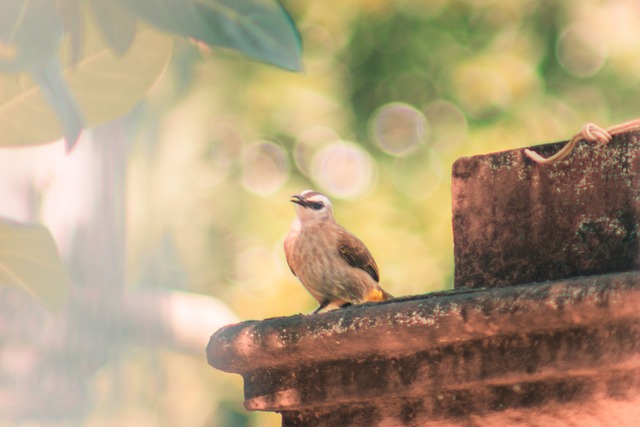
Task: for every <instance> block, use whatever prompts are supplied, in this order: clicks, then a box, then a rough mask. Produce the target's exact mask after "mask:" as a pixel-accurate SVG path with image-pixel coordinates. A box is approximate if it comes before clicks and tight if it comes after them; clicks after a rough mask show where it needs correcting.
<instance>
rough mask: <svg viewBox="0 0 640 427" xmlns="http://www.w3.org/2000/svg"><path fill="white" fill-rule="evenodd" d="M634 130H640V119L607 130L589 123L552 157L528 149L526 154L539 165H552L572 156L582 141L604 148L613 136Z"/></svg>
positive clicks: (525, 151)
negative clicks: (594, 143) (545, 156)
mask: <svg viewBox="0 0 640 427" xmlns="http://www.w3.org/2000/svg"><path fill="white" fill-rule="evenodd" d="M633 130H640V119H635V120H631V121H629V122H624V123H620V124H618V125H614V126H611V127H609V128H607V129H606V130H605V129H603V128H601V127H600V126H598V125H596V124H594V123H587V124H586V125H584V126H583V127H582V130H581V131H580V132H579V133H577V134H575V135H574V136H573V138H571V140H570V141H569V142H568V143H567V144H566V145H565V146H564V147H562V148H561V149H560V150H559V151H558V152H557V153H556V154H554V155H553V156H551V157H547V158H544V157H542V156H541V155H540V154H538V153H536V152H535V151H531V150H529V149H527V148H525V150H524V154H526V155H527V157H529V158H530V159H531V160H533V161H534V162H536V163H538V164H541V165H550V164H553V163H556V162H559V161H560V160H562V159H564V158H565V157H567V156H568V155H569V154H571V152H572V151H573V149H574V148H575V146H576V144H577V143H578V142H580V141H582V140H585V141H591V142H596V143H597V144H598V145H599V146H603V145H606V144H608V143H609V141H611V138H612V137H613V135H618V134H621V133H625V132H630V131H633Z"/></svg>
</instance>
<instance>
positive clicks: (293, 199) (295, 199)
mask: <svg viewBox="0 0 640 427" xmlns="http://www.w3.org/2000/svg"><path fill="white" fill-rule="evenodd" d="M289 201H290V202H293V203H296V204H298V205H300V206H303V207H305V208H306V207H307V201H306V200H305V199H304V197H302V196H299V195H297V194H294V195H293V196H291V200H289Z"/></svg>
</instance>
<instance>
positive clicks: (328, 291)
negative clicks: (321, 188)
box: [284, 190, 393, 314]
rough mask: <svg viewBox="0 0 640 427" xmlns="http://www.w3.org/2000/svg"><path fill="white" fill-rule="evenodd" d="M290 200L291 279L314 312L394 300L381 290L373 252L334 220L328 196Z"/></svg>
mask: <svg viewBox="0 0 640 427" xmlns="http://www.w3.org/2000/svg"><path fill="white" fill-rule="evenodd" d="M290 201H291V202H293V203H295V204H296V207H295V208H296V218H295V219H294V221H293V223H292V224H291V227H290V229H289V232H288V233H287V236H286V238H285V240H284V252H285V256H286V259H287V264H289V268H290V269H291V272H292V273H293V275H294V276H296V277H297V278H298V280H299V281H300V282H301V283H302V285H303V286H304V287H305V288H306V290H307V291H308V292H309V293H310V294H311V296H313V298H315V300H316V301H318V303H319V304H320V305H319V307H318V308H317V309H316V310H315V311H314V312H313V314H315V313H318V312H320V311H322V310H324V309H327V311H328V310H330V309H337V308H341V307H346V306H348V305H352V304H361V303H363V302H368V301H384V300H387V299H390V298H393V296H392V295H391V294H390V293H388V292H387V291H385V290H384V289H382V288H381V287H380V284H379V282H380V273H379V270H378V265H377V264H376V261H375V260H374V259H373V256H372V255H371V252H369V249H367V247H366V246H365V244H364V243H362V241H361V240H360V239H358V238H357V237H356V236H355V235H353V234H352V233H350V232H349V231H347V230H346V229H345V228H344V227H342V226H341V225H340V224H338V223H337V222H336V220H335V219H334V217H333V207H332V205H331V201H330V200H329V198H328V197H327V196H325V195H324V194H321V193H319V192H317V191H313V190H305V191H303V192H302V193H300V194H296V195H293V196H291V199H290Z"/></svg>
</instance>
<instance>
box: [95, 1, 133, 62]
mask: <svg viewBox="0 0 640 427" xmlns="http://www.w3.org/2000/svg"><path fill="white" fill-rule="evenodd" d="M89 4H90V5H91V8H92V9H93V13H94V15H95V21H96V23H97V25H98V28H100V32H101V33H102V36H103V37H104V39H105V40H106V41H107V43H108V44H109V47H111V48H112V49H113V50H114V51H115V52H116V53H117V54H118V55H123V54H124V53H125V52H126V51H127V50H128V49H129V47H131V43H133V39H134V37H135V35H136V18H135V16H133V15H131V14H130V13H129V12H128V11H127V10H125V9H124V8H123V7H122V6H120V5H119V4H118V3H116V2H115V1H107V0H90V1H89Z"/></svg>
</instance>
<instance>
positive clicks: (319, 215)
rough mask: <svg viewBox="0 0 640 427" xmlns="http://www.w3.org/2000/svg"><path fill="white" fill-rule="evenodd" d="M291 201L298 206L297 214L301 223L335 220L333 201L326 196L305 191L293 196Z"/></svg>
mask: <svg viewBox="0 0 640 427" xmlns="http://www.w3.org/2000/svg"><path fill="white" fill-rule="evenodd" d="M291 201H292V202H293V203H295V204H296V205H297V206H296V213H297V214H298V219H300V221H301V222H309V221H326V220H333V209H332V206H331V201H330V200H329V198H328V197H327V196H325V195H324V194H321V193H318V192H317V191H312V190H305V191H303V192H302V193H300V194H296V195H293V196H291Z"/></svg>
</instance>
